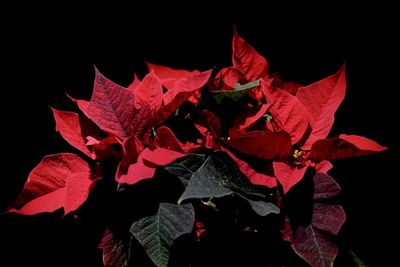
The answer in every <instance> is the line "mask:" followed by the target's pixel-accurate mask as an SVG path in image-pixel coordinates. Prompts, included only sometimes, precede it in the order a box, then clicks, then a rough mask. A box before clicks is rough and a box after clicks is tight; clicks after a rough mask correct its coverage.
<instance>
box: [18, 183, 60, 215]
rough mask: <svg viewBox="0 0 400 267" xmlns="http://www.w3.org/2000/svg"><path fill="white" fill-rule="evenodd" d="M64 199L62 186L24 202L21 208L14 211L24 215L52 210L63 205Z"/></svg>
mask: <svg viewBox="0 0 400 267" xmlns="http://www.w3.org/2000/svg"><path fill="white" fill-rule="evenodd" d="M64 199H65V188H64V187H62V188H59V189H57V190H55V191H52V192H50V193H47V194H45V195H42V196H40V197H38V198H35V199H33V200H31V201H29V202H28V203H26V204H25V205H24V206H23V207H22V208H21V209H19V210H14V211H15V212H17V213H20V214H25V215H35V214H38V213H42V212H53V211H55V210H58V209H60V208H61V207H62V206H63V204H64ZM14 211H13V212H14Z"/></svg>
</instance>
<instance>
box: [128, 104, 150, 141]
mask: <svg viewBox="0 0 400 267" xmlns="http://www.w3.org/2000/svg"><path fill="white" fill-rule="evenodd" d="M153 126H154V117H153V116H152V110H151V108H150V105H146V106H144V107H142V108H141V109H139V111H138V113H137V114H136V115H135V117H134V118H133V120H132V134H134V135H136V136H137V138H139V140H140V141H141V142H142V143H143V144H147V143H148V139H149V137H150V132H151V128H152V127H153Z"/></svg>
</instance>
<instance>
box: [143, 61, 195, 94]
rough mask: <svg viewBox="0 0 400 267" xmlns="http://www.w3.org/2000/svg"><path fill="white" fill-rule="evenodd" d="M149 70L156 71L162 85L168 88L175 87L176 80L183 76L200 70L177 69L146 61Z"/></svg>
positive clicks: (191, 74)
mask: <svg viewBox="0 0 400 267" xmlns="http://www.w3.org/2000/svg"><path fill="white" fill-rule="evenodd" d="M146 65H147V68H148V69H149V72H152V71H154V73H155V74H156V75H157V77H159V78H160V79H161V83H162V85H164V86H165V87H166V88H167V89H171V88H173V87H174V84H175V82H176V81H177V80H178V79H180V78H183V77H190V76H193V75H196V74H199V73H200V72H199V71H198V70H194V71H188V70H177V69H173V68H170V67H166V66H161V65H156V64H152V63H149V62H146Z"/></svg>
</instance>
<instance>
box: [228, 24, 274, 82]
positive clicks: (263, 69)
mask: <svg viewBox="0 0 400 267" xmlns="http://www.w3.org/2000/svg"><path fill="white" fill-rule="evenodd" d="M232 50H233V53H232V62H233V66H234V67H235V68H236V69H238V70H240V72H241V73H243V74H244V75H245V76H246V79H247V81H248V82H252V81H255V80H257V79H260V78H264V77H266V76H267V75H268V63H267V61H266V60H265V58H264V57H263V56H261V55H259V54H258V53H257V51H256V50H255V49H254V48H253V47H252V46H251V45H250V44H248V43H247V42H246V41H245V40H244V39H242V38H241V37H240V36H239V34H238V33H237V31H236V29H235V30H234V34H233V42H232Z"/></svg>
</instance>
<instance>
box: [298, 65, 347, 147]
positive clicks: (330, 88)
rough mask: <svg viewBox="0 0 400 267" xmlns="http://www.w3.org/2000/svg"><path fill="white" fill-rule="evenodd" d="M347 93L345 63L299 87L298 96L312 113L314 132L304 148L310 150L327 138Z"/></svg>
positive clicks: (311, 120)
mask: <svg viewBox="0 0 400 267" xmlns="http://www.w3.org/2000/svg"><path fill="white" fill-rule="evenodd" d="M345 94H346V71H345V65H343V66H342V67H341V68H340V70H339V71H338V72H337V73H335V74H333V75H331V76H329V77H327V78H325V79H323V80H321V81H318V82H316V83H313V84H311V85H308V86H306V87H302V88H299V89H298V91H297V95H296V96H297V98H298V99H299V100H300V102H301V103H303V105H304V107H305V108H306V109H307V110H308V112H309V114H310V123H311V126H312V132H311V134H310V136H309V138H308V140H307V142H306V143H305V144H304V146H303V149H304V150H309V149H310V148H311V146H312V144H313V143H314V142H315V141H317V140H319V139H325V138H326V137H327V136H328V134H329V132H330V130H331V128H332V125H333V121H334V115H335V112H336V110H337V109H338V107H339V105H340V103H341V102H342V100H343V99H344V97H345Z"/></svg>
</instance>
